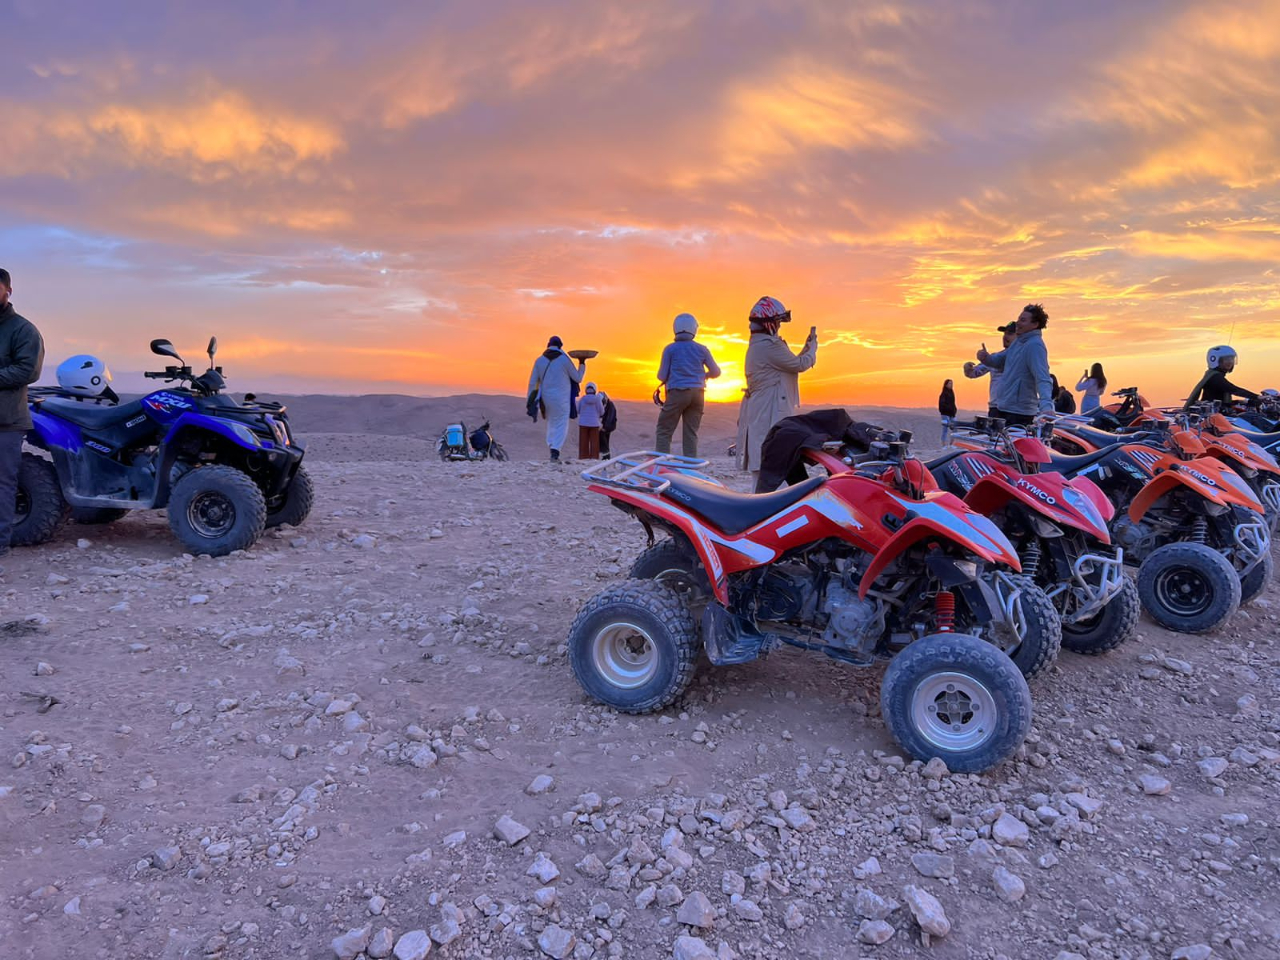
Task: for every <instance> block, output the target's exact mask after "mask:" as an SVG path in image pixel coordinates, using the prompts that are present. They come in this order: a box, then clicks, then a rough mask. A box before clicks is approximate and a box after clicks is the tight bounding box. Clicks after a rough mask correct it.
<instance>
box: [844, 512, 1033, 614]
mask: <svg viewBox="0 0 1280 960" xmlns="http://www.w3.org/2000/svg"><path fill="white" fill-rule="evenodd" d="M894 499H895V500H897V501H898V502H899V503H900V504H901V505H902V506H903V507H904V508H905V509H906V511H907V513H906V520H907V522H906V523H905V524H904V525H903V526H902V528H901V529H899V530H898V532H897V533H895V534H894V535H893V536H892V537H890V538H889V540H888V542H886V543H885V545H884V546H883V547H882V548H881V549H880V551H879V552H878V553H877V554H876V556H875V559H874V560H872V561H871V565H870V566H869V567H867V572H866V573H865V574H864V575H863V577H862V582H861V583H860V584H859V585H858V596H859V597H862V598H865V597H866V595H867V591H868V590H870V589H871V585H872V584H873V583H875V581H876V580H877V579H878V578H879V576H880V574H882V573H883V572H884V571H885V569H886V568H887V567H888V566H889V564H891V563H892V562H893V561H894V560H896V559H897V558H898V556H899V555H900V554H901V553H902V552H903V551H904V550H906V549H907V548H908V547H911V546H914V545H915V544H917V543H920V542H921V541H923V540H942V541H946V542H949V543H954V544H956V545H957V546H959V547H960V548H961V549H963V550H964V551H965V552H966V553H969V554H973V555H975V556H977V557H980V558H981V559H983V560H985V561H987V562H992V563H1003V564H1006V565H1008V566H1010V567H1012V568H1013V569H1014V570H1016V571H1021V570H1022V565H1021V564H1020V563H1019V562H1018V553H1017V551H1016V550H1014V548H1013V544H1011V543H1010V542H1009V540H1008V538H1006V537H1005V535H1004V534H1003V533H1001V532H1000V529H999V528H998V527H997V526H996V525H995V524H994V523H992V522H991V521H990V520H988V519H987V518H986V517H984V516H982V515H981V514H979V513H975V512H974V511H972V510H970V509H969V508H968V507H967V506H965V504H964V502H963V501H962V500H960V499H959V498H957V497H954V496H952V495H951V494H949V493H939V494H933V495H931V496H929V497H926V498H925V499H924V500H907V499H905V498H902V497H898V496H894Z"/></svg>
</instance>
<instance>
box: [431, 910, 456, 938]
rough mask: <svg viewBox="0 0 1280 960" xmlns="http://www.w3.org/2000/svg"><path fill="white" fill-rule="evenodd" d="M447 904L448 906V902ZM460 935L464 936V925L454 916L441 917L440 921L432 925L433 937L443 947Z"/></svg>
mask: <svg viewBox="0 0 1280 960" xmlns="http://www.w3.org/2000/svg"><path fill="white" fill-rule="evenodd" d="M446 906H448V904H446ZM442 912H443V911H442ZM460 936H462V927H461V926H460V925H459V924H458V921H457V919H456V918H454V917H451V916H444V917H441V918H440V922H439V923H434V924H432V925H431V939H432V940H434V941H435V942H436V943H438V944H440V946H442V947H444V946H447V945H448V944H451V943H453V941H455V940H457V939H458V938H459V937H460Z"/></svg>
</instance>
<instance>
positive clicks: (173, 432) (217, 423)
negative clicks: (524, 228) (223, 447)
mask: <svg viewBox="0 0 1280 960" xmlns="http://www.w3.org/2000/svg"><path fill="white" fill-rule="evenodd" d="M193 430H195V431H199V432H202V433H212V434H215V435H217V436H219V437H222V438H223V439H225V440H230V441H231V442H232V443H234V444H235V445H236V446H237V447H243V448H244V449H245V450H261V449H262V444H261V443H260V442H259V440H258V438H257V436H255V435H254V432H253V431H252V430H250V429H249V428H248V427H246V426H245V425H244V424H242V423H236V422H234V421H231V420H222V419H220V418H218V417H207V416H205V415H204V414H202V413H184V414H182V415H181V416H180V417H178V419H176V420H174V421H173V424H172V425H171V426H170V427H169V432H168V433H167V434H165V437H164V444H165V446H169V445H170V444H172V443H173V441H174V440H176V439H178V437H179V436H180V435H182V434H184V433H189V432H191V431H193Z"/></svg>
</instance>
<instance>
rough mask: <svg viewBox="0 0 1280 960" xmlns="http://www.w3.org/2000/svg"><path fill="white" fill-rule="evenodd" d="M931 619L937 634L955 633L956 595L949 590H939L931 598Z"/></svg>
mask: <svg viewBox="0 0 1280 960" xmlns="http://www.w3.org/2000/svg"><path fill="white" fill-rule="evenodd" d="M933 619H934V623H935V625H936V627H937V629H938V632H939V633H954V632H955V629H956V595H955V594H954V593H952V592H951V591H950V590H939V591H938V595H937V596H936V597H934V598H933Z"/></svg>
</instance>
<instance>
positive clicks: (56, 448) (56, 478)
mask: <svg viewBox="0 0 1280 960" xmlns="http://www.w3.org/2000/svg"><path fill="white" fill-rule="evenodd" d="M217 349H218V340H217V338H216V337H214V338H212V339H211V340H210V341H209V350H208V352H209V369H208V370H206V371H205V372H204V373H202V374H199V375H195V374H193V373H192V372H191V367H189V366H187V365H186V363H185V362H184V361H183V360H182V358H181V357H180V356H179V355H178V352H177V351H176V350H175V349H174V347H173V344H171V343H170V342H169V341H168V340H152V341H151V352H152V353H155V354H159V355H160V356H164V357H171V358H173V359H175V360H177V361H178V363H177V365H173V366H166V367H165V369H164V370H163V371H156V372H148V373H146V374H145V376H147V377H149V378H152V379H157V380H164V381H166V382H169V383H173V382H176V383H177V384H178V385H177V386H175V387H172V388H168V389H164V390H159V391H157V392H155V393H151V394H148V395H147V396H145V397H143V398H142V399H141V400H131V401H129V402H127V403H112V402H107V403H99V402H93V401H86V400H85V399H83V398H77V397H75V396H74V395H69V394H66V393H63V392H61V391H59V390H58V389H57V388H33V389H32V391H31V419H32V424H33V426H32V429H31V430H30V431H29V432H28V434H27V437H26V440H27V443H28V444H29V445H30V446H32V447H35V448H37V449H38V450H41V451H44V452H45V453H47V454H48V457H45V456H41V455H38V454H34V453H24V454H23V457H22V467H21V470H20V471H19V477H18V497H17V511H16V516H15V518H14V527H13V544H14V545H16V546H24V545H32V544H37V543H44V542H45V541H47V540H50V539H52V538H53V536H54V534H55V533H56V532H57V530H58V527H59V526H60V525H61V524H62V522H63V521H64V520H65V519H66V517H67V515H68V514H69V513H71V514H73V515H74V516H75V518H76V519H77V520H78V521H79V522H81V523H109V522H111V521H113V520H117V519H119V518H120V517H122V516H124V515H125V514H126V513H128V512H129V511H130V510H151V509H162V508H167V510H168V514H169V526H170V528H171V529H172V530H173V534H174V536H175V537H177V538H178V540H179V541H181V542H182V545H183V546H184V547H186V549H187V550H188V551H190V552H191V553H193V554H197V555H199V554H208V555H209V556H213V557H220V556H225V555H226V554H228V553H231V552H232V551H234V550H244V549H246V548H248V547H250V546H252V545H253V543H254V542H256V541H257V540H258V538H259V537H261V536H262V532H263V530H264V529H265V528H267V527H274V526H278V525H279V524H284V523H288V524H292V525H294V526H297V525H298V524H300V523H302V521H303V520H305V519H306V517H307V514H308V513H310V511H311V504H312V502H313V500H314V491H313V488H312V485H311V478H310V477H309V476H307V472H306V470H305V469H303V466H302V457H303V453H304V448H303V446H302V444H300V443H299V442H298V441H297V439H296V438H295V437H294V436H293V434H292V432H291V431H290V429H289V422H288V418H287V417H286V410H285V407H284V406H283V405H281V404H279V403H272V402H267V401H263V400H258V399H256V398H255V397H254V396H253V394H246V395H245V399H244V402H243V403H237V402H236V401H235V400H234V399H232V398H231V397H228V396H224V395H223V394H222V390H223V389H224V388H225V387H226V381H225V380H224V379H223V377H222V368H221V367H215V366H214V365H213V358H214V355H215V354H216V353H217ZM111 397H112V398H114V394H112V395H111Z"/></svg>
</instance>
